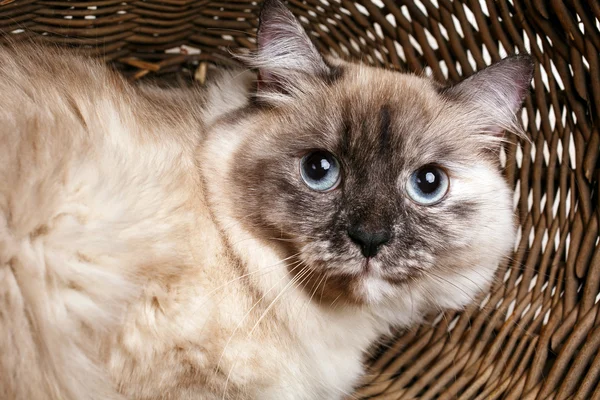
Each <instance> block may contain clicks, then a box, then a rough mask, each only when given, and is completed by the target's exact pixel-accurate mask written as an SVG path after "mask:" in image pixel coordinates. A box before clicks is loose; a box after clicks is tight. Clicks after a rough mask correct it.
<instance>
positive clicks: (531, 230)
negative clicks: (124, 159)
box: [0, 0, 600, 399]
mask: <svg viewBox="0 0 600 400" xmlns="http://www.w3.org/2000/svg"><path fill="white" fill-rule="evenodd" d="M259 7H260V4H257V2H256V1H252V0H222V1H208V0H198V1H188V0H162V1H154V0H146V1H124V0H98V1H66V0H50V1H35V0H16V1H14V0H0V31H3V32H6V33H13V35H11V36H12V37H17V38H30V37H35V38H39V39H43V40H45V41H49V42H53V43H58V44H61V45H67V46H72V47H74V48H77V49H78V50H80V51H83V52H85V53H88V54H93V55H99V56H103V57H105V58H106V60H107V61H110V62H113V63H114V64H115V65H116V66H117V67H118V68H119V69H120V70H122V71H123V73H125V74H127V75H128V76H130V77H131V78H132V79H138V78H142V77H144V79H148V78H154V79H157V80H160V81H168V80H170V79H189V78H194V77H195V78H196V79H199V80H201V81H202V80H204V79H205V78H206V71H209V72H210V66H211V65H213V64H228V63H232V62H233V61H232V59H231V57H230V50H232V49H237V48H253V46H254V40H253V39H252V37H253V32H254V30H255V28H256V26H257V17H256V16H257V12H258V9H259ZM290 8H291V9H292V10H293V11H294V12H295V13H296V15H298V16H299V17H300V19H301V21H302V23H303V24H304V25H305V27H306V29H307V30H308V31H309V32H310V34H311V36H312V38H313V39H314V41H315V43H316V44H317V45H318V47H319V48H320V49H321V50H322V51H324V52H334V53H337V54H339V55H342V56H348V57H354V58H358V59H362V60H363V61H365V62H369V63H372V64H377V65H381V66H385V67H388V68H396V69H402V70H411V71H423V70H425V71H427V72H429V73H430V74H431V75H433V76H434V77H435V78H436V79H439V80H450V81H456V80H458V79H459V78H460V77H462V76H466V75H469V74H471V73H473V72H474V71H475V70H476V69H480V68H482V67H484V66H485V65H487V64H489V63H490V62H492V61H496V60H498V59H500V58H502V56H503V55H505V54H506V53H512V52H514V51H517V50H518V51H528V52H530V53H531V54H532V55H533V56H534V57H535V59H536V60H537V65H536V68H535V78H534V84H533V90H532V95H531V96H530V97H529V98H528V99H527V101H526V111H525V112H524V113H523V117H524V123H525V124H526V127H527V130H528V132H529V134H530V137H531V140H532V143H527V142H522V143H518V144H514V145H510V146H509V147H508V149H507V150H508V152H507V154H508V156H507V163H506V176H507V179H508V180H509V181H510V182H511V183H512V184H513V186H514V187H515V189H516V191H517V195H518V201H516V210H517V213H518V216H519V217H520V221H521V230H520V236H519V237H520V239H519V243H517V244H516V246H515V248H516V249H517V250H516V251H515V253H514V254H513V256H512V257H511V259H510V261H509V262H507V264H506V265H504V266H503V271H501V272H502V275H501V276H503V277H504V278H505V279H504V280H503V282H502V283H499V284H498V285H497V286H496V287H495V288H494V290H493V292H492V294H491V296H490V297H488V298H487V299H486V300H485V301H484V303H483V305H482V306H473V307H472V308H470V309H469V310H467V311H466V312H463V313H460V314H456V313H449V314H446V315H443V316H441V317H440V316H438V317H437V318H435V319H432V322H431V323H429V324H426V325H424V326H422V327H419V328H417V329H414V330H412V331H410V332H405V333H403V334H399V336H398V338H396V339H394V340H392V341H390V342H389V344H388V346H387V347H385V348H383V350H382V351H381V352H380V353H379V354H380V355H379V356H378V357H377V358H376V359H375V360H373V362H372V365H371V368H370V371H369V374H368V376H367V377H366V380H365V384H364V386H363V387H362V388H361V389H359V391H358V393H357V396H358V397H359V398H377V399H384V398H385V399H412V398H421V399H449V398H461V399H473V398H477V399H496V398H503V399H504V398H506V399H517V398H518V399H567V398H572V399H590V398H594V399H600V351H599V347H600V313H599V312H598V310H599V306H598V304H597V298H598V295H599V293H600V291H599V287H600V247H598V229H599V226H598V225H599V224H598V222H599V213H598V212H599V208H598V203H599V201H600V196H599V194H598V192H599V190H600V182H599V180H598V152H599V140H600V135H599V132H598V116H599V115H600V56H599V53H600V22H599V19H600V2H598V1H597V0H588V1H587V2H586V1H585V0H565V1H560V0H553V1H545V0H527V1H522V0H508V1H505V0H500V1H492V0H465V1H462V2H461V1H451V0H437V1H436V0H420V1H419V0H415V1H410V0H397V1H393V0H373V1H369V0H355V1H350V0H304V1H296V0H290Z"/></svg>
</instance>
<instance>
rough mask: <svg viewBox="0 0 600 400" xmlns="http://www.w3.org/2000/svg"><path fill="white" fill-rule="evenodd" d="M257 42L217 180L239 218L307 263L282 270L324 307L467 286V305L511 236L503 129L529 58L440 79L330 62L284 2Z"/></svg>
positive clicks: (272, 9)
mask: <svg viewBox="0 0 600 400" xmlns="http://www.w3.org/2000/svg"><path fill="white" fill-rule="evenodd" d="M258 47H259V50H258V52H257V54H256V55H254V56H252V57H251V58H249V62H250V63H251V65H252V66H254V67H256V68H257V69H258V70H259V80H258V85H257V88H256V92H255V99H254V102H253V104H252V105H250V106H248V107H247V108H246V109H245V110H243V111H242V112H236V113H233V114H231V115H230V116H228V117H227V118H225V119H224V122H222V124H224V126H226V127H227V129H228V130H229V131H230V132H235V134H234V135H236V140H235V144H231V141H229V142H227V143H228V144H227V145H224V146H223V148H222V149H221V150H219V151H221V152H223V154H226V156H224V158H223V159H224V160H225V159H226V160H227V161H226V163H227V169H228V171H227V176H226V177H225V178H224V179H223V180H222V182H221V184H222V185H224V186H226V187H227V188H228V189H227V192H228V193H229V196H230V197H231V198H232V203H231V204H233V207H234V208H235V211H234V212H235V213H236V216H235V218H236V220H238V221H239V223H240V224H242V225H244V226H245V227H246V229H247V230H248V231H250V232H252V234H253V235H255V236H257V237H260V238H261V240H263V241H265V242H268V243H270V246H273V247H275V248H277V249H278V251H280V252H281V254H282V255H283V256H285V257H290V259H291V260H297V262H290V263H286V264H285V265H284V264H282V265H281V268H287V269H288V273H290V274H291V276H293V277H295V278H297V279H298V282H299V284H300V286H302V287H304V288H305V289H306V290H307V291H309V293H313V294H314V293H316V295H315V299H318V300H322V301H328V302H329V301H334V300H336V299H337V301H347V302H351V303H377V302H379V301H383V300H385V299H386V298H394V297H396V296H402V295H403V293H404V294H406V291H405V289H406V286H407V285H422V286H423V287H428V288H429V290H437V289H436V288H437V287H438V286H440V285H441V286H440V287H452V285H454V286H457V285H458V286H461V285H465V288H466V287H467V286H468V287H469V289H465V290H462V293H457V296H459V297H460V296H462V297H464V299H462V300H460V299H456V305H460V304H464V303H465V302H466V300H465V299H466V298H470V297H472V296H473V295H474V294H475V292H476V291H478V290H480V289H481V288H483V287H485V285H487V284H488V283H489V282H490V280H491V279H492V275H493V273H494V271H495V270H496V268H497V265H498V263H499V262H500V260H501V259H502V257H504V256H506V255H507V253H508V252H509V251H510V249H511V248H512V244H513V240H514V221H513V211H512V210H513V206H512V193H511V190H510V188H509V186H508V185H507V184H506V182H505V180H504V178H503V176H502V172H501V167H500V159H499V152H500V147H501V141H502V137H503V132H504V131H505V130H513V131H514V130H518V129H519V128H518V127H517V123H516V121H517V119H516V117H515V112H516V111H517V110H519V108H520V107H521V104H522V101H523V98H524V97H525V95H526V93H527V90H528V86H529V82H530V80H531V74H532V63H531V60H530V59H529V58H528V57H527V56H517V57H511V58H508V59H505V60H503V61H501V62H499V63H497V64H495V65H493V66H491V67H488V68H487V69H485V70H483V71H481V72H479V73H477V74H475V75H473V76H472V77H470V78H468V79H466V80H465V81H463V82H462V83H459V84H457V85H454V86H450V87H442V86H441V85H439V84H436V83H434V82H433V81H432V80H430V79H428V78H425V77H419V76H414V75H408V74H401V73H398V72H393V71H388V70H383V69H377V68H373V67H369V66H365V65H362V64H353V63H346V62H342V61H337V60H329V59H324V58H323V57H322V56H321V55H320V54H319V53H318V51H317V50H316V48H315V47H314V46H313V44H312V43H311V41H310V40H309V38H308V37H307V35H306V34H305V32H304V30H303V29H302V27H301V26H300V24H299V23H298V22H297V21H296V20H295V18H294V17H293V15H292V14H291V13H290V12H289V11H288V10H287V9H286V8H285V6H283V5H282V4H281V3H280V2H279V1H276V0H269V1H267V4H266V5H265V7H264V8H263V12H262V15H261V25H260V28H259V33H258ZM217 159H218V158H217ZM211 162H217V161H211ZM224 162H225V161H224ZM469 281H471V282H472V283H473V284H470V283H469ZM436 282H437V283H439V285H437V284H436ZM436 285H437V286H436ZM430 295H431V296H433V297H435V296H437V295H438V293H430ZM440 295H441V294H440ZM445 295H446V296H448V295H449V296H450V297H452V293H451V291H450V292H449V293H446V294H445ZM454 300H455V299H449V300H448V301H447V302H448V303H449V305H452V301H454Z"/></svg>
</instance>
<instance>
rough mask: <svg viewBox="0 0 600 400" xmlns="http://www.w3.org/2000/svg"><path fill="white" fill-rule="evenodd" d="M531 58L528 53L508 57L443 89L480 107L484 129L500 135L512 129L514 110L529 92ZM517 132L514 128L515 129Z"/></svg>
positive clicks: (532, 66)
mask: <svg viewBox="0 0 600 400" xmlns="http://www.w3.org/2000/svg"><path fill="white" fill-rule="evenodd" d="M533 68H534V64H533V59H532V58H531V56H529V55H515V56H510V57H507V58H505V59H503V60H501V61H499V62H497V63H495V64H492V65H491V66H489V67H487V68H485V69H483V70H481V71H479V72H477V73H475V74H474V75H472V76H470V77H469V78H467V79H465V80H464V81H462V82H460V83H459V84H457V85H455V86H452V87H450V88H448V89H446V91H445V93H447V94H449V95H450V96H451V97H452V98H455V99H458V100H459V101H461V102H466V103H470V104H472V105H474V106H475V107H476V108H477V109H478V110H480V111H481V115H480V117H482V118H483V121H479V122H481V123H485V124H486V125H487V126H485V127H484V129H485V130H486V132H487V133H491V134H494V135H497V136H500V135H502V134H503V133H504V130H515V126H514V125H515V114H516V113H517V112H518V111H519V110H520V109H521V107H522V105H523V101H524V100H525V97H527V94H528V93H529V85H530V83H531V79H532V77H533ZM515 133H517V132H515Z"/></svg>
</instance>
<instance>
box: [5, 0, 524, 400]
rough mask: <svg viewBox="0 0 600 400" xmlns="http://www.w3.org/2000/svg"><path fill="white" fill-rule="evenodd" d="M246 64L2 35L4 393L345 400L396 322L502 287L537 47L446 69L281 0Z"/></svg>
mask: <svg viewBox="0 0 600 400" xmlns="http://www.w3.org/2000/svg"><path fill="white" fill-rule="evenodd" d="M245 62H246V63H247V64H248V66H249V67H252V68H253V69H254V70H257V71H258V74H257V75H256V74H254V73H253V72H250V71H244V70H240V71H236V70H233V71H229V72H227V71H225V72H223V73H222V76H220V77H219V78H216V79H215V81H214V82H213V83H211V84H210V85H209V86H208V87H207V88H198V87H190V88H176V89H158V88H153V87H144V86H134V85H132V84H130V83H128V82H127V81H126V80H124V79H123V78H122V77H121V76H119V75H118V74H117V73H115V72H113V71H111V70H110V69H109V68H107V67H105V66H103V65H101V64H100V63H99V62H97V61H94V60H89V59H85V58H79V57H77V56H74V55H71V54H69V53H67V52H64V51H61V50H57V49H40V48H39V47H27V46H26V45H11V46H8V47H5V48H2V49H0V92H1V93H2V96H1V97H0V398H2V399H32V400H37V399H65V400H72V399H77V400H83V399H267V400H268V399H340V398H343V397H346V396H350V395H351V393H352V391H353V390H354V388H355V387H356V385H357V384H359V382H360V377H361V375H362V374H363V373H364V360H363V357H364V354H365V351H366V350H367V349H369V347H370V346H371V345H372V344H373V343H374V342H375V341H376V340H377V339H378V338H379V337H380V336H381V335H385V334H387V333H389V332H390V327H408V326H411V325H413V324H415V323H418V322H419V321H420V320H421V318H422V317H423V315H424V314H426V313H428V312H432V311H436V310H442V309H461V308H463V307H465V306H466V305H468V304H470V303H471V302H472V301H473V299H474V298H475V297H476V296H477V295H479V294H481V293H484V292H485V290H486V289H487V288H488V287H489V285H490V283H491V282H492V280H493V279H494V274H495V272H496V269H497V266H498V264H499V262H501V260H502V259H503V258H504V257H505V256H507V254H508V253H509V252H510V251H511V249H512V246H513V242H514V237H515V221H514V216H513V211H512V192H511V188H510V187H509V185H508V184H507V183H506V182H505V180H504V179H503V176H502V172H501V165H500V161H499V152H500V149H501V143H502V141H503V133H504V132H505V131H512V132H515V133H520V132H521V128H520V127H519V124H518V119H517V118H516V113H517V112H518V111H519V109H520V107H521V104H522V102H523V99H524V97H525V96H526V95H527V92H528V87H529V82H530V80H531V77H532V70H533V66H532V62H531V59H530V58H529V57H528V56H526V55H518V56H511V57H508V58H506V59H504V60H502V61H500V62H498V63H496V64H494V65H492V66H490V67H488V68H485V69H483V70H481V71H480V72H478V73H476V74H474V75H472V76H471V77H469V78H467V79H466V80H464V81H462V82H460V83H458V84H456V85H440V84H438V83H435V82H433V80H430V79H428V78H426V77H422V76H416V75H410V74H403V73H400V72H395V71H391V70H384V69H379V68H375V67H371V66H367V65H364V64H360V63H352V62H348V61H342V60H340V59H334V58H326V57H323V56H321V55H320V54H319V52H318V51H317V50H316V48H315V47H314V45H313V44H312V43H311V41H310V39H309V37H308V36H307V35H306V33H305V32H304V30H303V28H302V27H301V25H300V24H299V23H298V22H297V21H296V19H295V18H294V16H293V14H292V13H291V12H290V11H288V10H287V8H286V7H285V6H284V5H283V4H282V3H281V2H280V1H279V0H267V1H266V2H265V4H264V6H263V8H262V12H261V18H260V26H259V30H258V50H257V52H256V53H255V54H253V55H249V56H246V57H245Z"/></svg>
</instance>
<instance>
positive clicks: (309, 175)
mask: <svg viewBox="0 0 600 400" xmlns="http://www.w3.org/2000/svg"><path fill="white" fill-rule="evenodd" d="M300 175H301V176H302V179H303V180H304V182H305V183H306V185H307V186H308V187H309V188H311V189H312V190H316V191H319V192H326V191H328V190H332V189H335V188H336V187H337V185H338V183H339V182H340V164H339V162H338V160H337V159H336V158H335V157H334V156H333V154H331V153H329V152H327V151H325V150H317V151H313V152H312V153H308V154H307V155H305V156H304V157H302V160H300Z"/></svg>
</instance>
